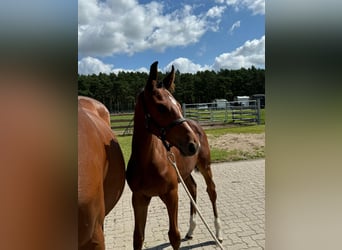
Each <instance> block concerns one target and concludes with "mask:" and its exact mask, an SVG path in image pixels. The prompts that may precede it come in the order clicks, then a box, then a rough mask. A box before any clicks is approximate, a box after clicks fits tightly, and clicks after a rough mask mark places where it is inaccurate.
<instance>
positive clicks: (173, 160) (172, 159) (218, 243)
mask: <svg viewBox="0 0 342 250" xmlns="http://www.w3.org/2000/svg"><path fill="white" fill-rule="evenodd" d="M167 158H168V160H169V161H170V163H171V164H172V165H173V167H174V168H175V169H176V172H177V176H178V178H179V180H180V182H181V183H182V186H183V188H184V190H185V192H186V194H187V195H188V196H189V198H190V201H191V203H192V205H194V207H195V209H196V211H197V213H198V215H199V216H200V218H201V220H202V221H203V223H204V225H205V226H206V227H207V229H208V231H209V233H210V234H211V236H212V237H213V239H214V240H215V242H216V244H217V245H218V246H219V247H220V248H221V249H223V250H224V247H223V246H222V244H221V243H220V241H219V240H218V239H217V237H216V235H215V234H214V233H213V232H212V231H211V230H210V228H209V226H208V224H207V222H206V221H205V220H204V218H203V216H202V213H201V212H200V210H199V208H198V207H197V204H196V202H195V201H194V199H193V198H192V196H191V194H190V192H189V190H188V188H187V187H186V185H185V183H184V181H183V178H182V176H181V175H180V173H179V170H178V167H177V164H176V159H175V155H174V154H173V153H172V152H171V151H168V154H167Z"/></svg>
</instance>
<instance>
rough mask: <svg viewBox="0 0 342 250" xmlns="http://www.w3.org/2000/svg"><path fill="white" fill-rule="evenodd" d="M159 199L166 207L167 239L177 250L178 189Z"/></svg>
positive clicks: (178, 235)
mask: <svg viewBox="0 0 342 250" xmlns="http://www.w3.org/2000/svg"><path fill="white" fill-rule="evenodd" d="M160 198H161V199H162V201H163V202H164V203H165V205H166V207H167V212H168V215H169V239H170V243H171V246H172V247H173V249H175V250H178V249H179V246H180V242H181V237H180V233H179V230H178V189H177V188H174V189H172V190H171V191H170V192H169V193H167V194H165V195H161V196H160Z"/></svg>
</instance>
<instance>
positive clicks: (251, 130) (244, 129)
mask: <svg viewBox="0 0 342 250" xmlns="http://www.w3.org/2000/svg"><path fill="white" fill-rule="evenodd" d="M205 132H206V133H207V135H212V136H220V135H224V134H241V133H248V134H261V133H265V125H253V126H239V127H227V128H214V129H206V130H205Z"/></svg>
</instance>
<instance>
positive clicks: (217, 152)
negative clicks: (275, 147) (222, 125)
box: [210, 148, 265, 162]
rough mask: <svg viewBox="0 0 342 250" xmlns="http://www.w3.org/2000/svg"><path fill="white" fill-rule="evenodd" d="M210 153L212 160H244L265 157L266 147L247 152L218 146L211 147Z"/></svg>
mask: <svg viewBox="0 0 342 250" xmlns="http://www.w3.org/2000/svg"><path fill="white" fill-rule="evenodd" d="M210 153H211V162H226V161H243V160H252V159H260V158H264V157H265V151H264V149H256V150H255V151H253V152H246V151H242V150H237V149H234V150H228V151H226V150H222V149H218V148H211V149H210Z"/></svg>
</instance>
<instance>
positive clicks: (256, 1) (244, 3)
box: [216, 0, 265, 15]
mask: <svg viewBox="0 0 342 250" xmlns="http://www.w3.org/2000/svg"><path fill="white" fill-rule="evenodd" d="M216 2H217V3H221V4H223V3H226V4H227V5H228V6H231V7H233V8H234V9H235V11H239V10H240V9H244V8H247V9H249V10H250V11H252V13H253V15H258V14H259V15H265V0H225V1H224V0H216Z"/></svg>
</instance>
